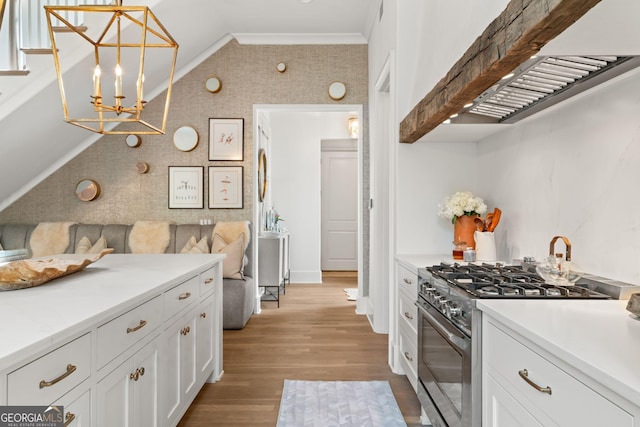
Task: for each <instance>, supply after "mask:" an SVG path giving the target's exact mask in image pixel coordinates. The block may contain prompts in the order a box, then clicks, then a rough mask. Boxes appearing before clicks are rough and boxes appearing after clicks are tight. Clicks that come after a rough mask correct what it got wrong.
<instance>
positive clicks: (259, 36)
mask: <svg viewBox="0 0 640 427" xmlns="http://www.w3.org/2000/svg"><path fill="white" fill-rule="evenodd" d="M232 35H233V37H235V39H236V40H238V43H240V44H271V45H277V44H280V45H298V44H367V39H366V38H365V37H364V36H363V35H362V34H360V33H281V34H278V33H233V34H232Z"/></svg>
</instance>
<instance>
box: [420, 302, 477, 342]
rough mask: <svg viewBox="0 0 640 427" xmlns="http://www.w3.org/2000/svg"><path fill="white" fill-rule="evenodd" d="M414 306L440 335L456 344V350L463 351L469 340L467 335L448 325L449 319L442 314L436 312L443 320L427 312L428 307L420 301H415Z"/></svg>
mask: <svg viewBox="0 0 640 427" xmlns="http://www.w3.org/2000/svg"><path fill="white" fill-rule="evenodd" d="M415 305H416V307H418V309H419V310H420V311H421V312H422V314H423V315H424V316H425V317H426V318H427V321H428V322H429V323H430V324H431V326H433V327H434V328H435V329H437V330H438V332H440V333H441V334H442V335H444V336H445V337H446V338H447V339H448V340H449V342H450V343H451V344H453V345H454V346H456V347H457V348H458V350H460V351H462V352H464V351H466V350H467V349H468V347H469V342H470V341H471V340H470V338H469V337H467V336H466V335H464V334H462V333H461V332H460V331H458V330H457V329H454V328H453V327H451V326H450V325H449V323H448V322H449V321H448V320H447V319H446V318H445V317H444V316H442V315H441V314H440V313H437V314H438V315H439V316H440V317H442V318H443V319H445V320H444V322H440V321H438V319H436V318H435V317H434V316H433V315H432V314H431V313H429V311H428V309H429V307H424V306H422V305H421V304H420V303H418V302H416V303H415Z"/></svg>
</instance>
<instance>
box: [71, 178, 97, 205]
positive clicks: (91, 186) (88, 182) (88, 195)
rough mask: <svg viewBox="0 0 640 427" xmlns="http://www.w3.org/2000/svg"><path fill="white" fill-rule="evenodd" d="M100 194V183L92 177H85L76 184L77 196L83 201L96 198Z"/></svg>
mask: <svg viewBox="0 0 640 427" xmlns="http://www.w3.org/2000/svg"><path fill="white" fill-rule="evenodd" d="M99 195H100V185H99V184H98V183H97V182H95V181H94V180H92V179H83V180H82V181H80V182H79V183H77V184H76V196H78V199H80V200H82V201H83V202H90V201H92V200H95V199H96V198H97V197H98V196H99Z"/></svg>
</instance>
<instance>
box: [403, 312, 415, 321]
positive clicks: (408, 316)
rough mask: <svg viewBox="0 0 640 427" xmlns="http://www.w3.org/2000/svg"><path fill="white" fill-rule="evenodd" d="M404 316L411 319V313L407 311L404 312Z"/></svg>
mask: <svg viewBox="0 0 640 427" xmlns="http://www.w3.org/2000/svg"><path fill="white" fill-rule="evenodd" d="M404 317H406V318H407V319H409V320H413V316H412V315H411V313H409V312H408V311H405V312H404Z"/></svg>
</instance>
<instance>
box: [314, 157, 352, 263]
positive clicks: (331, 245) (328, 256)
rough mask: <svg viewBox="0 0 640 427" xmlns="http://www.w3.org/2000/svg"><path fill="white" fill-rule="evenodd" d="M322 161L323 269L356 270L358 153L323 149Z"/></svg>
mask: <svg viewBox="0 0 640 427" xmlns="http://www.w3.org/2000/svg"><path fill="white" fill-rule="evenodd" d="M321 161H322V198H321V203H322V212H321V218H322V220H321V224H322V225H321V227H322V228H321V241H322V256H321V258H322V262H321V268H322V270H324V271H331V270H347V271H357V270H358V153H357V152H355V151H323V152H322V158H321Z"/></svg>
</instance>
